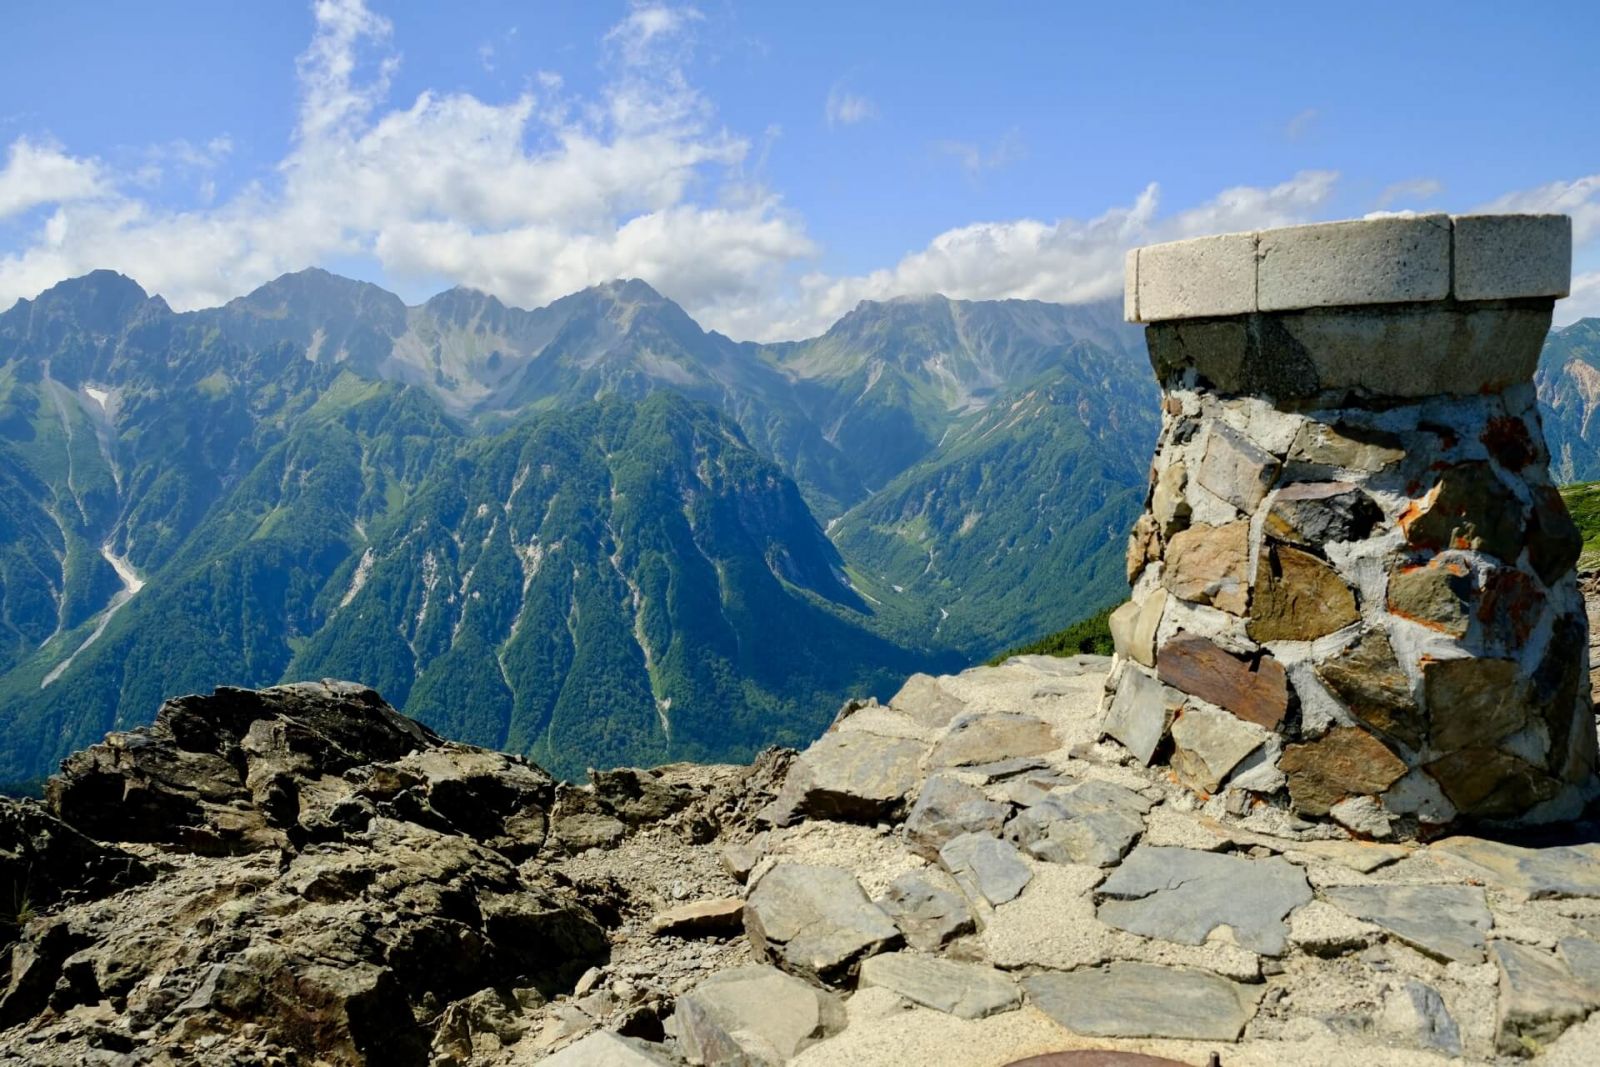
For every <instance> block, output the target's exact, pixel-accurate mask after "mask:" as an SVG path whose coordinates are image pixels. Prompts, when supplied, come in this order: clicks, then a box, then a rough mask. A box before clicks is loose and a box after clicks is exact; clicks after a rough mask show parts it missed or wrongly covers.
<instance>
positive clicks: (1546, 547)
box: [1527, 485, 1583, 585]
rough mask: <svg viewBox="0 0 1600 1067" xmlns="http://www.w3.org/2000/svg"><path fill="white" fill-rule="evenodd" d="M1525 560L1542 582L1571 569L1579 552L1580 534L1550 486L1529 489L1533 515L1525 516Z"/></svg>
mask: <svg viewBox="0 0 1600 1067" xmlns="http://www.w3.org/2000/svg"><path fill="white" fill-rule="evenodd" d="M1527 540H1528V562H1529V563H1530V564H1532V565H1533V569H1534V570H1535V571H1537V572H1538V575H1539V579H1540V580H1541V581H1543V582H1544V584H1545V585H1554V584H1555V583H1556V582H1558V581H1560V580H1561V579H1562V578H1564V577H1566V575H1568V574H1569V573H1571V571H1572V568H1573V567H1575V566H1577V564H1578V557H1579V556H1581V555H1582V554H1583V535H1582V534H1581V533H1579V532H1578V527H1577V526H1576V525H1575V524H1574V523H1573V521H1572V515H1571V514H1570V513H1568V511H1567V504H1566V501H1565V500H1563V499H1561V494H1560V493H1559V492H1558V491H1556V489H1555V488H1554V487H1552V486H1548V485H1540V486H1535V487H1534V489H1533V515H1532V517H1531V518H1530V519H1529V520H1528V538H1527Z"/></svg>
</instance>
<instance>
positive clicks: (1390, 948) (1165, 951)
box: [0, 656, 1600, 1067]
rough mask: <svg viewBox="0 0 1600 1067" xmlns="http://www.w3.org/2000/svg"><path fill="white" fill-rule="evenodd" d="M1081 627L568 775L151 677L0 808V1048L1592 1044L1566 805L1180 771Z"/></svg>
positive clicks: (135, 1051)
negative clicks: (9, 891) (1328, 790)
mask: <svg viewBox="0 0 1600 1067" xmlns="http://www.w3.org/2000/svg"><path fill="white" fill-rule="evenodd" d="M1107 666H1108V663H1107V661H1106V660H1104V659H1101V658H1098V657H1092V656H1083V657H1075V658H1071V659H1054V658H1046V657H1021V658H1018V659H1014V660H1011V661H1009V662H1007V663H1005V664H1004V665H1002V666H999V667H985V668H975V669H973V670H970V671H967V672H964V673H963V674H960V675H956V676H948V677H938V678H935V677H930V676H927V675H918V676H914V677H912V678H911V679H910V680H909V681H908V682H907V683H906V684H905V686H904V687H903V688H902V689H901V691H900V692H899V693H898V694H897V695H896V696H895V697H894V698H893V700H891V701H890V702H889V703H888V704H887V705H879V704H877V703H875V702H870V701H869V702H865V703H862V702H851V703H849V704H847V705H846V706H845V708H844V709H843V710H842V711H841V713H840V715H839V717H838V718H837V719H836V721H835V723H834V724H833V726H832V728H831V729H830V730H829V731H828V732H827V733H825V734H824V735H823V737H822V738H821V739H820V740H818V741H817V742H816V743H815V744H813V745H811V746H810V747H809V748H808V749H807V750H806V751H805V752H803V753H801V754H800V755H799V756H798V757H796V756H794V755H793V754H792V753H785V752H782V751H778V750H774V751H772V752H769V753H767V754H764V755H763V756H762V757H761V758H760V759H758V760H757V761H756V762H755V763H754V764H752V765H749V766H744V767H735V766H706V767H692V766H686V765H675V766H668V767H661V768H657V769H655V770H651V771H636V770H621V771H615V772H606V773H597V774H594V775H593V776H592V778H591V781H590V782H589V784H587V785H585V786H582V787H574V786H563V785H557V784H554V783H552V782H551V780H550V779H549V778H548V776H546V775H544V774H543V773H542V772H541V771H539V770H538V769H537V768H536V767H534V766H533V765H531V764H529V763H527V762H525V761H523V760H521V759H518V758H516V757H511V756H505V755H501V754H497V753H491V752H486V751H483V750H480V749H474V748H471V747H469V746H465V745H461V744H457V743H452V742H445V741H442V740H440V739H439V738H438V737H436V736H435V735H433V734H432V733H430V732H429V731H428V730H427V729H425V728H423V727H421V726H420V725H418V724H416V723H414V722H411V721H409V720H407V719H405V718H403V717H402V716H399V715H397V714H396V713H394V712H393V711H392V710H390V709H389V708H388V707H387V706H386V705H384V704H383V703H382V702H381V701H380V700H379V699H378V698H377V696H376V694H374V693H372V692H371V691H369V690H365V689H362V688H360V687H356V686H350V685H346V684H343V683H331V682H330V683H302V684H297V685H291V686H284V687H278V688H275V689H270V690H265V691H261V692H251V691H240V690H219V691H217V692H216V693H215V694H214V695H212V696H209V697H188V698H183V699H182V700H177V701H172V702H169V703H168V704H166V705H165V706H164V707H163V708H162V710H161V712H160V714H159V715H158V717H157V721H156V723H155V725H154V726H152V727H150V728H148V729H141V730H138V731H133V732H131V733H127V734H114V735H112V736H110V737H108V738H107V739H106V741H105V742H104V743H103V744H101V745H98V746H94V747H93V748H90V749H88V750H86V751H84V752H82V753H79V754H77V755H75V756H74V757H72V758H71V759H70V760H68V761H67V763H66V764H65V765H64V766H63V770H62V773H61V774H60V775H59V776H57V777H56V778H55V779H53V780H52V781H51V783H50V786H49V788H48V790H47V795H46V801H45V803H44V804H43V805H39V804H35V803H33V802H20V803H13V804H10V805H8V806H7V807H6V809H5V811H4V818H3V820H0V827H3V830H0V833H3V835H4V837H3V840H0V846H3V847H0V879H6V880H9V883H10V885H11V887H12V888H13V889H15V887H16V886H17V884H18V881H19V879H21V878H23V877H26V878H27V879H28V881H27V884H28V885H29V886H31V887H33V889H34V892H36V894H37V895H36V896H34V897H32V898H31V899H30V901H29V906H28V907H27V908H26V909H19V910H18V913H17V914H15V915H13V916H12V919H13V923H14V925H13V927H12V928H11V929H12V930H13V931H14V932H13V933H11V934H10V940H11V943H10V944H9V945H8V947H7V948H6V952H7V953H8V954H9V964H10V966H9V975H10V977H9V979H8V980H7V982H6V983H5V987H4V990H3V992H0V1063H11V1062H14V1063H19V1064H20V1063H28V1064H68V1063H71V1064H77V1063H85V1062H88V1063H107V1064H113V1063H114V1064H119V1065H120V1064H128V1065H133V1064H143V1063H154V1064H191V1063H194V1064H201V1063H224V1062H226V1063H260V1064H297V1063H310V1062H319V1063H330V1064H380V1063H381V1064H409V1063H418V1064H420V1063H430V1062H431V1063H438V1064H453V1065H458V1067H466V1065H474V1067H477V1065H482V1067H488V1065H491V1064H496V1065H505V1067H512V1065H516V1064H531V1063H536V1062H538V1063H549V1064H552V1065H554V1067H595V1065H604V1067H671V1065H685V1064H692V1065H706V1064H718V1065H734V1064H738V1065H778V1064H795V1065H797V1067H829V1065H838V1064H845V1063H848V1064H852V1065H857V1067H874V1065H881V1067H893V1065H900V1064H905V1063H918V1062H941V1063H958V1064H962V1065H964V1067H965V1065H969V1064H970V1065H973V1067H1001V1065H1003V1064H1008V1063H1010V1062H1012V1061H1013V1060H1016V1059H1019V1058H1022V1057H1025V1056H1030V1055H1036V1054H1040V1053H1044V1052H1048V1051H1055V1050H1062V1049H1072V1048H1106V1049H1119V1050H1124V1051H1143V1052H1148V1053H1153V1054H1158V1055H1165V1056H1169V1057H1172V1058H1175V1059H1177V1060H1178V1061H1179V1062H1192V1063H1196V1064H1198V1063H1202V1062H1205V1060H1206V1059H1207V1057H1208V1056H1209V1055H1210V1054H1211V1053H1213V1052H1220V1054H1221V1057H1222V1062H1224V1063H1226V1064H1228V1065H1229V1067H1251V1065H1261V1067H1266V1065H1268V1064H1273V1065H1283V1064H1290V1065H1298V1064H1306V1065H1310V1064H1317V1065H1339V1064H1349V1065H1352V1067H1355V1065H1360V1067H1373V1065H1384V1064H1393V1065H1397V1067H1398V1065H1407V1067H1409V1065H1413V1064H1430V1063H1439V1064H1444V1063H1463V1062H1465V1063H1471V1064H1488V1063H1496V1064H1510V1063H1514V1062H1522V1061H1526V1060H1527V1059H1528V1058H1529V1057H1532V1058H1533V1059H1534V1060H1535V1062H1538V1063H1541V1064H1547V1065H1551V1067H1558V1065H1560V1067H1568V1065H1571V1067H1576V1065H1579V1064H1590V1063H1593V1062H1594V1056H1595V1054H1596V1052H1597V1051H1600V1014H1597V1011H1600V844H1596V843H1594V842H1595V841H1596V840H1597V839H1600V827H1596V826H1595V825H1594V824H1592V823H1591V824H1581V825H1574V826H1572V827H1568V828H1567V829H1566V833H1567V839H1566V840H1545V841H1532V840H1524V841H1522V842H1520V843H1518V844H1507V843H1500V842H1496V841H1490V840H1485V839H1480V838H1474V837H1465V836H1463V837H1454V838H1449V839H1445V840H1443V841H1437V842H1434V843H1432V844H1427V845H1418V844H1395V843H1386V842H1381V841H1371V840H1366V839H1362V838H1359V837H1356V836H1352V835H1350V834H1347V833H1345V832H1343V831H1341V830H1340V829H1339V828H1337V827H1335V826H1332V825H1329V824H1316V825H1313V824H1310V823H1306V822H1302V821H1299V820H1297V819H1294V818H1293V817H1291V816H1290V815H1289V814H1288V813H1287V812H1286V811H1284V810H1282V809H1280V808H1277V807H1274V806H1272V805H1270V804H1263V805H1247V806H1241V805H1240V804H1239V801H1240V799H1241V796H1242V794H1237V793H1236V792H1231V791H1230V792H1224V793H1223V794H1221V795H1217V796H1212V797H1202V798H1198V799H1197V798H1196V797H1195V796H1194V795H1193V794H1191V793H1190V792H1189V791H1188V790H1186V789H1184V788H1182V787H1181V786H1179V785H1178V784H1177V783H1176V782H1174V781H1172V780H1170V779H1168V778H1166V777H1164V776H1163V775H1161V774H1160V773H1158V772H1155V771H1152V770H1149V769H1146V768H1144V767H1142V766H1140V765H1138V763H1137V762H1136V761H1135V760H1134V759H1133V758H1132V756H1131V755H1130V754H1129V753H1127V752H1126V751H1125V750H1123V749H1122V748H1121V747H1120V746H1119V745H1116V744H1115V743H1112V742H1109V741H1106V740H1103V739H1102V724H1101V711H1100V696H1101V692H1102V690H1103V688H1104V685H1105V674H1106V669H1107ZM1191 740H1192V739H1191ZM1215 741H1216V742H1217V744H1218V746H1219V748H1218V750H1217V752H1215V753H1211V755H1216V756H1219V757H1220V756H1222V755H1224V754H1225V753H1224V751H1223V750H1224V749H1226V748H1227V747H1228V745H1227V739H1226V738H1225V737H1218V738H1216V739H1215ZM0 888H3V886H0ZM954 1050H958V1051H954Z"/></svg>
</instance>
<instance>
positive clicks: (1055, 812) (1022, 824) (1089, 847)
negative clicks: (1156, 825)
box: [1006, 781, 1153, 867]
mask: <svg viewBox="0 0 1600 1067" xmlns="http://www.w3.org/2000/svg"><path fill="white" fill-rule="evenodd" d="M1152 806H1153V803H1152V802H1151V801H1150V800H1148V799H1147V798H1145V797H1142V796H1140V795H1139V794H1138V793H1135V792H1133V791H1132V790H1130V789H1124V788H1122V787H1121V786H1119V785H1113V784H1112V783H1110V782H1100V781H1091V782H1085V783H1084V784H1082V785H1080V786H1076V787H1074V788H1072V789H1068V790H1063V791H1061V792H1052V793H1049V794H1047V795H1046V796H1045V797H1044V798H1043V799H1042V800H1040V801H1039V802H1038V803H1037V804H1034V805H1033V806H1032V807H1029V808H1026V809H1024V810H1023V811H1021V812H1018V813H1017V816H1016V818H1014V819H1012V820H1011V822H1010V824H1009V825H1008V826H1007V827H1006V836H1007V837H1008V838H1010V839H1011V840H1013V841H1015V842H1016V843H1017V844H1018V845H1019V846H1020V847H1022V848H1024V849H1026V850H1027V851H1028V853H1029V855H1032V856H1035V857H1037V858H1039V859H1042V860H1048V861H1050V862H1052V863H1087V864H1090V865H1092V866H1095V867H1109V866H1111V865H1112V864H1114V863H1116V862H1117V861H1118V860H1120V859H1122V857H1123V856H1125V855H1127V853H1128V849H1130V848H1132V847H1133V843H1134V841H1135V840H1137V839H1138V837H1139V835H1140V834H1142V833H1144V816H1145V813H1147V812H1148V811H1149V810H1150V808H1151V807H1152Z"/></svg>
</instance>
